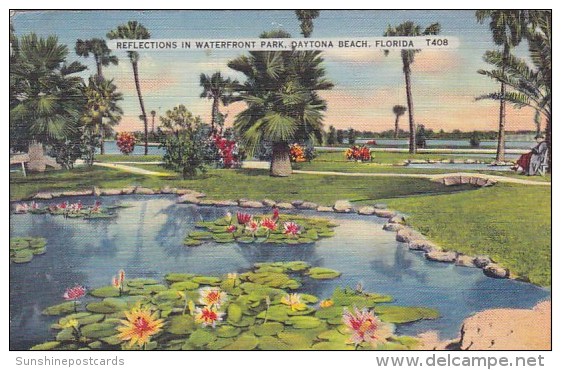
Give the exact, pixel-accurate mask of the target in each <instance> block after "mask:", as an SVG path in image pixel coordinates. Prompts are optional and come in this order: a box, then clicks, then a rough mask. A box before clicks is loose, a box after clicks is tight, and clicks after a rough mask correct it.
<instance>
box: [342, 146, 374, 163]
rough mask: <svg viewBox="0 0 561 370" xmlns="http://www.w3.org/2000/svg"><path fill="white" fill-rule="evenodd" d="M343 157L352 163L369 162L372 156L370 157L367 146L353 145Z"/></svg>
mask: <svg viewBox="0 0 561 370" xmlns="http://www.w3.org/2000/svg"><path fill="white" fill-rule="evenodd" d="M345 157H346V158H347V159H348V160H353V161H361V162H365V161H370V160H372V156H371V155H370V149H369V148H368V147H367V146H365V145H364V146H358V145H353V146H352V147H351V148H349V149H347V150H346V151H345Z"/></svg>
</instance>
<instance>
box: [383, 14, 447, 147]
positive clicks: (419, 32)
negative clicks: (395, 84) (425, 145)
mask: <svg viewBox="0 0 561 370" xmlns="http://www.w3.org/2000/svg"><path fill="white" fill-rule="evenodd" d="M439 33H440V24H439V23H433V24H431V25H430V26H428V27H427V28H425V29H424V30H423V29H422V28H421V26H419V25H416V24H415V23H413V22H411V21H407V22H405V23H402V24H400V25H398V26H396V27H392V26H388V28H387V29H386V32H384V36H426V35H437V34H439ZM418 52H420V50H418V49H417V50H405V49H403V50H401V61H402V62H403V74H404V75H405V92H406V94H407V110H408V112H409V153H411V154H415V153H417V143H416V138H415V136H416V131H417V130H416V127H415V119H414V116H413V94H412V92H411V64H413V62H414V60H415V54H416V53H418ZM388 53H389V52H388V51H387V50H386V51H385V54H386V55H387V54H388Z"/></svg>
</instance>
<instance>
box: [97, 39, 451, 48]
mask: <svg viewBox="0 0 561 370" xmlns="http://www.w3.org/2000/svg"><path fill="white" fill-rule="evenodd" d="M108 46H109V48H110V49H113V50H190V49H193V50H201V49H212V50H215V49H218V50H219V49H225V50H232V49H234V50H235V49H238V50H261V51H275V50H325V49H382V50H388V49H434V48H437V49H442V48H455V47H457V46H458V41H457V39H456V38H454V37H438V36H421V37H377V38H358V39H357V38H353V39H345V38H337V39H307V40H304V39H293V38H286V39H278V38H277V39H239V40H229V39H220V40H210V39H208V40H205V39H189V40H183V39H165V40H109V42H108Z"/></svg>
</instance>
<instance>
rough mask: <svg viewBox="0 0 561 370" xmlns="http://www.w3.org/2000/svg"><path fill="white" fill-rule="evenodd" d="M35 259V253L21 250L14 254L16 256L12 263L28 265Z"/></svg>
mask: <svg viewBox="0 0 561 370" xmlns="http://www.w3.org/2000/svg"><path fill="white" fill-rule="evenodd" d="M32 259H33V252H31V251H30V250H29V249H21V250H18V251H16V252H15V253H14V256H13V257H12V258H11V260H12V262H14V263H27V262H30V261H31V260H32Z"/></svg>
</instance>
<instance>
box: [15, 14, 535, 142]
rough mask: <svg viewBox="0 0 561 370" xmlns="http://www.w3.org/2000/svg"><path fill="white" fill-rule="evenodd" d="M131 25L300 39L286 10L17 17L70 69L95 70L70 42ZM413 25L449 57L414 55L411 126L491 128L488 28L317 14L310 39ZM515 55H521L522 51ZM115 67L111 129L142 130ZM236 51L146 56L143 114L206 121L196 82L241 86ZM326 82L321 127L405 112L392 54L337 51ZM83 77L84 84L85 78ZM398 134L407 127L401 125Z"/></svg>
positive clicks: (182, 34) (518, 122)
mask: <svg viewBox="0 0 561 370" xmlns="http://www.w3.org/2000/svg"><path fill="white" fill-rule="evenodd" d="M129 20H137V21H139V22H140V23H142V24H143V25H144V26H145V27H146V28H148V30H149V31H150V32H151V36H152V38H158V39H164V38H177V39H181V38H254V37H257V36H258V35H259V34H260V33H261V32H263V31H268V30H272V29H279V28H280V29H283V30H285V31H287V32H289V33H290V34H291V35H292V36H293V37H300V29H299V22H298V20H297V19H296V16H295V14H294V12H293V11H288V10H282V11H270V10H262V11H143V12H138V11H75V12H70V11H40V12H24V13H19V14H16V15H15V16H14V18H13V25H14V27H15V30H16V33H17V34H19V35H21V34H26V33H29V32H35V33H37V34H39V35H41V36H48V35H57V36H58V37H59V41H60V42H61V43H64V44H67V45H68V46H69V50H70V51H71V52H70V54H69V60H78V59H79V60H80V61H81V62H82V63H85V64H86V65H88V67H89V71H90V72H88V73H93V71H95V66H94V63H93V60H92V59H91V58H89V59H83V58H78V57H77V56H76V55H75V53H74V51H73V50H74V44H75V42H76V39H78V38H81V39H88V38H93V37H98V38H105V36H106V34H107V32H108V31H109V30H111V29H113V28H115V27H116V26H117V25H119V24H123V23H126V22H127V21H129ZM407 20H412V21H414V22H416V23H417V24H420V25H421V26H428V25H429V24H431V23H433V22H440V24H441V27H442V32H441V35H443V36H455V37H457V38H458V39H459V41H460V46H459V48H457V49H451V50H425V51H422V52H421V53H419V54H417V55H416V61H415V63H414V64H413V67H412V71H413V72H412V81H413V96H414V102H415V116H416V121H417V122H418V123H422V124H425V125H426V126H428V127H431V128H433V129H440V128H444V129H445V130H451V129H461V130H473V129H489V130H493V129H495V128H496V127H497V122H498V104H497V103H496V102H492V101H478V102H476V101H475V100H474V97H475V96H477V95H480V94H483V93H486V92H490V91H496V90H497V89H498V85H497V84H495V83H494V82H493V81H491V80H489V79H487V78H485V77H483V76H481V75H479V74H477V73H476V71H477V70H478V69H480V68H487V66H486V65H485V63H484V62H483V60H482V55H483V53H484V52H485V51H486V50H489V49H494V48H496V46H495V45H494V44H493V42H492V40H491V32H490V31H489V29H488V25H487V24H484V25H481V24H478V23H477V22H476V20H475V16H474V12H473V11H457V10H454V11H408V10H403V11H387V10H380V11H321V12H320V17H319V18H318V19H316V20H315V21H314V33H313V35H312V36H313V37H318V38H322V37H377V36H382V34H383V32H384V30H385V29H386V27H387V26H388V25H389V24H391V25H397V24H399V23H402V22H404V21H407ZM517 49H518V50H517V53H518V54H519V55H522V56H524V55H525V54H526V53H525V49H526V45H524V44H521V45H520V46H519V47H518V48H517ZM116 54H117V56H118V57H119V59H120V63H119V65H118V66H112V67H108V68H106V69H105V70H104V74H105V75H106V77H110V78H114V80H115V83H116V85H117V86H118V88H119V89H120V91H121V92H122V93H123V95H124V98H125V99H124V101H123V102H122V104H121V106H122V108H123V110H124V111H125V114H124V117H123V121H122V124H121V127H119V128H118V129H117V130H131V129H140V127H141V122H140V120H139V119H138V115H139V114H140V108H139V104H138V99H137V96H136V91H135V88H134V80H133V77H132V68H131V65H130V62H129V61H128V59H127V57H126V54H125V53H124V52H118V53H116ZM240 54H243V52H238V51H224V50H221V51H218V50H216V51H207V52H204V51H174V52H145V53H142V54H141V60H140V63H139V70H140V77H141V86H142V92H143V95H144V98H145V105H146V109H147V111H150V110H156V112H158V115H160V114H164V112H165V111H166V110H167V109H170V108H171V107H173V106H175V105H177V104H185V105H186V106H187V108H188V109H189V110H191V111H192V112H193V113H195V114H197V115H201V117H203V118H204V119H206V120H208V119H209V116H210V109H211V105H210V101H208V100H204V99H201V98H199V94H200V93H201V88H200V86H199V75H200V74H201V73H207V74H211V73H213V72H215V71H217V70H220V71H222V72H223V73H224V74H226V75H228V76H231V77H234V78H238V79H243V76H241V75H239V74H237V73H235V72H233V71H231V70H229V69H228V67H227V66H226V64H227V62H228V61H229V60H231V59H233V58H234V57H236V56H238V55H240ZM324 59H325V67H326V70H327V75H328V78H329V79H331V80H332V81H333V82H334V83H335V88H334V89H333V90H332V91H328V92H324V93H322V96H323V97H324V98H325V99H326V100H327V102H328V110H327V112H326V117H325V124H326V125H331V124H332V125H335V126H336V127H338V128H347V127H355V128H357V129H360V130H375V131H378V130H386V129H390V128H392V127H393V121H394V117H393V114H392V112H391V109H392V107H393V105H395V104H403V105H405V103H406V100H405V86H404V78H403V72H402V65H401V60H400V58H399V52H393V53H390V55H389V56H387V57H386V56H384V55H383V53H382V52H381V51H378V50H369V51H353V52H348V51H345V52H343V51H341V50H330V51H329V52H326V53H325V56H324ZM88 73H86V74H85V76H87V74H88ZM243 107H244V105H243V103H236V104H235V105H230V106H228V107H223V108H222V111H223V112H224V113H228V119H227V123H231V121H232V119H233V118H234V116H235V115H236V114H237V113H238V112H239V111H241V110H242V109H243ZM532 119H533V113H532V112H531V111H528V110H515V109H509V110H508V112H507V129H532V128H533V122H532ZM402 124H403V125H405V120H403V121H402Z"/></svg>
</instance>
